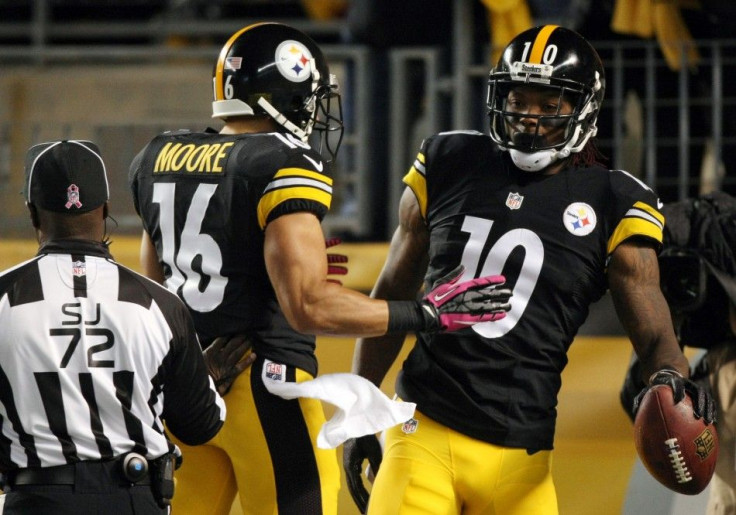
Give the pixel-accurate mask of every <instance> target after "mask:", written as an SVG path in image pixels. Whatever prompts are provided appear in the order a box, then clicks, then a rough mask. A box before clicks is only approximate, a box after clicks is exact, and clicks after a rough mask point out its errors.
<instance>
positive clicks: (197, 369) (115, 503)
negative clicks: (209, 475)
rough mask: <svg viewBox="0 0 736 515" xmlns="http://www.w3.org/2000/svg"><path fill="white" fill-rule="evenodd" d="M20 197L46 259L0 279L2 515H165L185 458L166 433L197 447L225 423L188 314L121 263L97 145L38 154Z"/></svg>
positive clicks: (31, 156)
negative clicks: (109, 225) (110, 242)
mask: <svg viewBox="0 0 736 515" xmlns="http://www.w3.org/2000/svg"><path fill="white" fill-rule="evenodd" d="M24 195H25V200H26V203H27V205H28V209H29V211H30V215H31V222H32V223H33V227H34V228H35V230H36V234H37V238H38V241H39V245H40V247H39V251H38V254H37V255H36V257H34V258H33V259H31V260H29V261H26V262H24V263H21V264H19V265H17V266H15V267H13V268H11V269H9V270H6V271H5V272H3V273H1V274H0V327H1V328H2V329H1V330H0V425H1V429H2V433H1V434H0V470H2V471H3V472H5V480H6V492H7V495H6V499H5V508H4V509H5V511H4V513H5V515H11V514H21V513H22V514H29V513H33V514H36V513H39V514H40V513H54V514H62V515H63V514H74V515H80V514H93V513H94V514H97V513H114V514H116V515H124V514H133V513H135V514H141V513H142V514H162V513H168V512H169V507H168V505H169V501H170V499H171V497H172V496H173V486H174V482H173V472H174V468H175V462H176V459H177V455H178V454H179V452H178V449H177V448H176V447H175V446H174V445H173V444H172V443H171V442H170V441H169V440H168V438H167V437H166V435H165V433H164V424H163V421H164V420H165V421H166V427H167V430H168V431H170V432H171V433H172V434H174V435H175V436H176V437H177V438H179V439H180V440H181V441H182V442H185V443H187V444H191V445H197V444H202V443H205V442H207V441H208V440H210V439H211V438H212V437H213V436H214V435H215V434H216V433H217V432H218V431H219V429H220V427H221V426H222V423H223V420H224V418H225V405H224V403H223V401H222V399H221V397H220V396H219V394H218V393H217V391H216V389H215V385H214V382H213V380H212V379H210V377H209V376H208V365H206V364H205V359H203V355H202V351H201V348H200V346H199V342H198V340H197V337H196V335H195V332H194V327H193V324H192V320H191V318H190V315H189V313H188V311H187V309H186V308H185V307H184V305H183V304H182V303H181V302H180V301H179V299H178V298H177V297H176V296H175V295H173V294H171V293H169V292H168V291H167V290H165V289H164V288H163V287H161V286H159V285H158V284H155V283H154V282H152V281H150V280H148V279H146V278H144V277H143V276H141V275H139V274H137V273H135V272H133V271H131V270H129V269H127V268H125V267H123V266H122V265H119V264H118V263H116V262H115V261H113V258H112V256H111V255H110V253H109V250H108V247H107V242H106V239H105V219H106V217H107V209H108V205H107V200H108V198H109V192H108V183H107V176H106V173H105V165H104V163H103V161H102V158H101V156H100V153H99V150H98V149H97V147H96V146H95V145H94V144H93V143H91V142H88V141H71V140H70V141H54V142H48V143H42V144H40V145H36V146H34V147H31V149H30V150H29V151H28V154H27V156H26V166H25V185H24ZM223 354H224V353H223ZM207 359H208V361H209V360H212V359H216V358H213V356H207ZM220 365H222V364H218V363H214V364H212V366H211V367H210V370H211V371H214V372H217V371H218V370H224V369H227V368H228V367H225V366H220ZM215 375H216V374H215ZM215 379H218V378H217V377H215Z"/></svg>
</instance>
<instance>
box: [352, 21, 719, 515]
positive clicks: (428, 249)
mask: <svg viewBox="0 0 736 515" xmlns="http://www.w3.org/2000/svg"><path fill="white" fill-rule="evenodd" d="M604 87H605V77H604V69H603V64H602V63H601V60H600V58H599V56H598V54H597V52H596V51H595V50H594V49H593V47H592V46H591V45H590V44H589V43H588V42H587V41H586V40H585V39H583V38H582V37H581V36H580V35H579V34H577V33H576V32H574V31H571V30H568V29H565V28H563V27H558V26H554V25H547V26H541V27H536V28H533V29H530V30H528V31H525V32H523V33H521V34H520V35H518V36H517V37H515V38H514V39H513V40H512V41H511V43H510V44H509V45H508V46H507V47H506V48H505V50H504V52H503V54H502V57H501V58H500V60H499V62H498V64H497V66H496V67H495V68H494V69H493V70H492V71H491V73H490V76H489V82H488V97H487V108H488V114H489V117H490V136H488V135H484V134H481V133H478V132H473V131H454V132H446V133H440V134H437V135H435V136H433V137H430V138H428V139H426V140H425V141H424V142H423V143H422V146H421V149H420V150H419V154H418V155H417V158H416V160H415V161H414V164H413V165H412V167H411V168H410V169H409V171H408V173H407V174H406V176H405V177H404V182H405V183H406V185H407V188H406V189H405V191H404V193H403V196H402V198H401V202H400V207H399V218H400V222H399V227H398V228H397V230H396V232H395V234H394V236H393V240H392V242H391V246H390V250H389V255H388V257H387V262H386V264H385V266H384V268H383V270H382V272H381V274H380V276H379V278H378V280H377V283H376V285H375V287H374V290H373V292H372V296H373V297H376V298H382V299H405V298H408V296H407V292H411V291H413V290H414V289H415V288H416V287H418V286H419V285H420V284H421V282H422V281H424V284H425V285H430V284H432V283H433V282H434V281H435V280H436V279H437V278H439V277H442V276H443V275H444V274H446V273H447V271H448V270H450V269H452V268H454V267H456V266H458V265H463V266H464V269H465V275H464V278H466V279H470V278H473V277H478V276H483V275H487V274H503V275H504V276H505V277H506V278H507V284H508V285H509V287H511V288H512V291H513V299H514V302H513V306H512V309H511V311H510V312H509V313H508V315H507V316H506V317H505V318H504V319H503V320H501V321H499V322H497V323H494V324H486V323H483V324H478V325H475V326H473V327H472V328H469V329H466V330H463V331H457V332H454V333H452V334H427V333H420V334H419V335H418V336H417V341H416V344H415V345H414V347H413V349H412V350H411V353H410V354H409V357H408V358H407V360H406V361H405V362H404V364H403V366H402V369H401V371H400V373H399V376H398V378H397V383H396V391H397V395H398V397H400V398H401V399H403V400H405V401H410V402H414V403H416V405H417V410H416V415H415V417H414V419H413V420H412V421H409V422H407V423H405V424H403V425H402V426H395V427H392V428H390V429H388V430H387V431H386V432H385V433H384V435H385V446H384V449H385V453H384V454H383V461H382V462H380V459H381V458H380V454H379V453H380V448H379V446H378V445H377V443H376V439H375V437H374V436H373V435H369V436H365V437H361V438H360V439H357V440H349V441H348V442H346V444H345V448H344V466H345V469H346V472H347V474H348V486H349V487H350V489H351V493H353V497H354V499H355V500H356V503H357V504H358V506H359V508H360V509H361V511H363V510H364V509H365V504H366V501H367V498H368V495H367V492H366V491H365V488H364V486H363V483H362V482H361V477H360V470H361V464H362V461H363V459H364V458H368V459H369V460H370V461H371V462H372V467H371V468H372V469H374V470H375V468H376V466H377V465H378V464H379V462H380V468H379V470H378V473H377V476H376V479H375V483H374V485H373V488H372V491H371V495H370V503H369V504H368V513H374V514H384V513H404V514H410V513H443V514H449V513H503V514H504V515H530V514H535V515H541V514H545V515H546V514H556V513H557V512H558V508H557V498H556V493H555V488H554V485H553V481H552V475H551V460H552V448H553V442H554V434H555V419H556V405H557V394H558V392H559V390H560V386H561V373H562V370H563V369H564V367H565V365H566V363H567V350H568V348H569V346H570V344H571V343H572V341H573V338H574V337H575V334H576V332H577V331H578V328H579V327H580V326H581V325H582V323H583V322H584V321H585V319H586V317H587V315H588V310H589V306H590V305H591V303H593V302H595V301H596V300H598V299H600V298H601V296H602V295H603V294H604V293H605V292H606V290H607V289H610V291H611V295H612V297H613V301H614V304H615V307H616V311H617V314H618V316H619V318H620V320H621V322H622V324H623V325H624V326H625V328H626V330H627V332H628V334H629V336H630V339H631V342H632V344H633V347H634V349H635V350H636V352H637V354H638V355H639V356H640V358H641V360H642V363H643V365H644V366H643V374H644V375H645V377H646V378H649V377H650V376H652V377H653V380H654V381H658V380H659V377H660V376H661V375H664V376H666V377H667V378H668V379H670V378H675V379H672V381H683V380H684V378H686V377H687V376H688V372H689V370H688V363H687V360H686V358H685V356H684V355H683V354H682V352H681V351H680V347H679V345H678V344H677V340H676V338H675V334H674V331H673V329H672V323H671V321H670V317H669V312H668V310H667V304H666V302H665V300H664V298H663V297H662V293H661V291H660V289H659V276H658V269H657V250H658V248H659V246H660V243H661V241H662V227H663V223H664V218H663V216H662V214H661V213H660V212H659V209H658V206H659V201H658V199H657V195H656V194H655V193H654V192H653V191H652V190H651V189H650V188H649V187H648V186H647V185H646V184H644V183H642V182H641V181H639V180H637V179H635V178H634V177H632V176H631V175H629V174H628V173H626V172H624V171H620V170H608V169H607V168H605V167H604V166H602V165H601V164H600V163H599V162H598V158H599V154H598V152H597V151H596V149H595V147H594V144H593V139H592V138H593V137H594V136H595V134H596V131H597V129H596V120H597V117H598V113H599V111H600V108H601V102H602V101H603V95H604ZM402 343H403V338H402V336H401V335H390V336H385V337H381V338H371V339H361V340H359V341H358V343H357V347H356V351H355V356H354V361H353V363H354V367H353V369H354V372H356V373H358V374H360V375H362V376H364V377H366V378H368V379H370V380H371V381H373V382H374V383H375V384H376V385H380V383H381V381H382V380H383V378H384V376H385V374H386V372H387V370H388V369H389V367H390V365H391V364H392V362H393V361H394V359H395V357H396V355H397V353H398V351H399V350H400V348H401V346H402ZM697 408H698V409H699V410H700V411H699V413H702V412H703V411H705V407H704V406H702V405H698V406H697Z"/></svg>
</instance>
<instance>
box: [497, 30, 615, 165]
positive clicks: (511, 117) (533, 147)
mask: <svg viewBox="0 0 736 515" xmlns="http://www.w3.org/2000/svg"><path fill="white" fill-rule="evenodd" d="M522 84H525V85H536V86H543V87H546V88H552V89H554V90H555V91H556V92H557V93H558V94H559V96H560V102H559V103H558V105H561V104H562V102H561V101H562V99H563V98H564V99H565V100H567V101H570V102H571V103H572V104H573V106H574V109H573V112H572V113H570V114H560V113H559V112H558V113H557V114H553V115H548V114H545V115H528V114H520V113H518V112H510V111H509V110H507V108H506V102H507V95H508V94H509V91H511V90H512V89H513V88H514V87H515V86H517V85H522ZM604 90H605V72H604V70H603V63H602V62H601V59H600V57H599V56H598V53H597V52H596V51H595V49H594V48H593V47H592V46H591V45H590V43H588V42H587V41H586V40H585V39H584V38H583V37H582V36H580V35H579V34H578V33H577V32H575V31H572V30H570V29H566V28H564V27H559V26H557V25H544V26H541V27H535V28H533V29H529V30H527V31H525V32H522V33H521V34H519V35H518V36H516V37H515V38H514V39H513V40H512V41H511V42H510V43H509V44H508V46H507V47H506V48H505V49H504V51H503V54H502V55H501V58H500V59H499V61H498V64H497V65H496V66H495V67H494V68H493V69H492V70H491V73H490V75H489V79H488V99H487V107H488V115H489V117H490V129H491V130H490V136H491V138H492V139H493V140H494V141H495V142H496V143H498V145H499V146H500V147H501V148H502V149H503V150H509V151H510V152H511V154H512V157H513V158H514V161H515V162H517V159H516V158H517V157H518V158H520V161H521V162H525V163H527V164H529V166H530V167H529V168H525V167H524V166H520V168H522V169H526V170H528V171H537V170H539V169H541V168H535V166H534V165H533V164H530V163H537V162H539V163H542V164H544V163H546V164H544V166H546V165H547V164H549V163H551V162H553V161H555V160H557V159H564V158H566V157H568V156H569V155H570V154H571V153H575V152H580V151H581V150H582V149H583V147H584V146H585V144H586V143H587V141H588V139H589V138H591V137H593V136H595V134H596V132H597V130H598V129H597V127H596V120H597V118H598V113H599V112H600V109H601V103H602V101H603V93H604ZM522 117H524V118H532V117H533V118H537V119H538V120H539V124H538V125H537V127H539V126H540V125H542V124H548V125H554V126H563V125H564V127H565V130H564V138H563V140H562V141H555V142H547V141H546V140H545V139H544V138H543V137H537V135H535V136H534V137H529V138H517V140H516V141H514V139H513V138H512V136H511V134H510V133H509V129H508V128H509V126H510V125H513V124H514V123H515V122H516V121H517V120H518V119H519V118H522ZM522 154H526V156H522ZM529 154H534V155H535V158H534V159H531V160H530V159H529ZM537 154H539V155H537ZM537 158H539V159H537ZM517 166H519V162H517Z"/></svg>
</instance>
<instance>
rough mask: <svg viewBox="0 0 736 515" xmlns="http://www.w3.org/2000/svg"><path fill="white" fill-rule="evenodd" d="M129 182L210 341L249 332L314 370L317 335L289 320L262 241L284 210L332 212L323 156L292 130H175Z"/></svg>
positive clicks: (282, 357)
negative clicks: (234, 132) (295, 327)
mask: <svg viewBox="0 0 736 515" xmlns="http://www.w3.org/2000/svg"><path fill="white" fill-rule="evenodd" d="M129 180H130V185H131V189H132V191H133V199H134V203H135V207H136V210H137V211H138V214H139V215H140V216H141V218H142V220H143V225H144V228H145V230H146V231H147V232H148V234H149V235H150V236H151V239H152V240H153V242H154V244H155V245H156V251H157V254H158V256H159V260H160V262H161V264H162V266H163V269H164V273H165V277H166V286H167V288H168V289H169V290H171V291H173V292H175V293H176V294H177V295H179V297H181V299H182V300H183V301H184V302H185V303H186V305H187V306H188V307H189V308H190V310H191V312H192V314H193V317H194V321H195V326H196V329H197V332H198V333H199V336H200V339H201V340H202V343H203V345H207V344H208V343H209V342H210V341H211V340H212V339H214V338H215V337H217V336H221V335H227V334H234V333H248V334H251V335H252V336H253V337H254V338H255V352H256V353H257V354H258V355H260V356H262V357H264V358H268V359H271V360H274V361H278V362H280V363H285V364H289V365H292V366H297V367H299V368H302V369H304V370H307V371H308V372H310V373H312V374H316V371H317V363H316V359H315V357H314V345H315V338H314V336H312V335H303V334H300V333H297V332H296V331H294V330H293V329H292V328H291V327H290V326H289V324H288V322H287V321H286V318H285V317H284V314H283V313H282V311H281V309H280V307H279V305H278V302H277V300H276V294H275V292H274V290H273V287H272V286H271V282H270V280H269V278H268V274H267V272H266V265H265V261H264V258H263V242H264V229H265V227H266V225H267V224H268V223H269V222H270V221H272V220H274V219H275V218H277V217H279V216H281V215H284V214H288V213H293V212H297V211H307V212H311V213H314V215H315V216H317V217H318V218H319V219H320V220H322V218H323V217H324V215H325V214H326V213H327V211H328V210H329V207H330V202H331V200H332V178H331V176H330V171H329V170H328V167H327V165H326V164H325V163H324V162H323V161H322V158H321V156H320V155H319V154H318V153H317V152H315V151H314V150H312V149H311V148H310V147H309V146H308V145H306V144H304V143H302V142H301V141H300V140H298V139H296V138H294V137H293V136H292V135H290V134H282V133H256V134H239V135H220V134H217V133H215V132H211V131H206V132H199V133H192V132H188V131H177V132H170V133H164V134H162V135H159V136H158V137H156V138H154V139H153V140H152V141H151V142H150V143H149V144H148V146H146V147H145V148H144V149H143V150H142V151H141V153H140V154H138V156H136V158H135V160H134V161H133V163H132V164H131V168H130V176H129Z"/></svg>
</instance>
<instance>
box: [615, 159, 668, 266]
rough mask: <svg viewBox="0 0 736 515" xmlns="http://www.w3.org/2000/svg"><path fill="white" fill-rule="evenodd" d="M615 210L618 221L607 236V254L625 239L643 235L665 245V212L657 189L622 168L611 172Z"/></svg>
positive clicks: (658, 245) (657, 243)
mask: <svg viewBox="0 0 736 515" xmlns="http://www.w3.org/2000/svg"><path fill="white" fill-rule="evenodd" d="M610 182H611V191H612V194H613V207H614V212H615V213H616V215H617V216H619V219H618V223H617V224H616V226H615V227H614V229H613V232H612V233H611V236H610V237H609V239H608V244H607V254H608V255H609V256H610V255H611V254H612V253H613V251H614V250H616V248H617V247H618V246H619V245H620V244H621V243H622V242H624V241H626V240H628V239H630V238H643V239H645V240H649V241H651V242H653V243H654V244H655V246H656V247H657V249H658V250H659V248H661V245H662V232H663V230H664V215H663V214H662V213H661V212H660V207H661V203H660V201H659V198H657V195H656V193H654V191H653V190H652V189H651V188H649V187H648V186H647V185H646V184H644V183H643V182H642V181H640V180H639V179H637V178H635V177H634V176H632V175H630V174H629V173H627V172H624V171H622V170H612V171H611V176H610Z"/></svg>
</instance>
